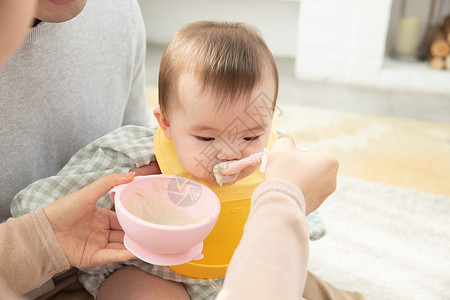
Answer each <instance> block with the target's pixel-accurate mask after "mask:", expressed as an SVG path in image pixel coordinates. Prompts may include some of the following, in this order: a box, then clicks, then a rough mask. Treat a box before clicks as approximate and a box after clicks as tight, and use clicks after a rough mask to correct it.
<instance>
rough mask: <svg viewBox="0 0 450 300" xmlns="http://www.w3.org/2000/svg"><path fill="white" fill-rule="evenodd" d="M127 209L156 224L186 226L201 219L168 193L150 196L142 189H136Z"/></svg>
mask: <svg viewBox="0 0 450 300" xmlns="http://www.w3.org/2000/svg"><path fill="white" fill-rule="evenodd" d="M126 209H127V210H128V211H129V212H130V213H132V214H133V215H134V216H136V217H138V218H140V219H142V220H145V221H147V222H151V223H154V224H160V225H167V226H184V225H189V224H195V223H198V222H199V221H201V219H200V218H194V217H193V216H191V215H190V214H189V213H187V212H186V211H185V210H183V208H182V207H179V206H176V205H175V204H173V203H172V201H170V199H169V197H168V195H167V194H166V193H164V192H163V193H159V194H158V195H157V196H149V195H147V194H145V193H144V191H143V190H141V189H136V190H135V191H134V192H133V194H132V195H131V199H130V200H129V201H128V203H127V205H126Z"/></svg>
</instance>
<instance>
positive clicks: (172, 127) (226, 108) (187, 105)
mask: <svg viewBox="0 0 450 300" xmlns="http://www.w3.org/2000/svg"><path fill="white" fill-rule="evenodd" d="M277 93H278V71H277V67H276V64H275V60H274V58H273V56H272V54H271V52H270V50H269V48H268V47H267V45H266V43H265V42H264V40H263V39H262V38H261V36H260V35H259V33H258V31H257V30H256V29H255V28H253V27H251V26H249V25H247V24H244V23H233V22H214V21H200V22H194V23H191V24H188V25H186V26H185V27H183V28H181V29H180V30H179V31H178V32H177V33H176V34H175V35H174V37H173V38H172V40H171V41H170V43H169V44H168V46H167V48H166V50H165V52H164V55H163V58H162V61H161V67H160V74H159V107H158V108H156V109H155V110H154V116H155V117H156V119H157V121H158V123H159V128H158V129H156V130H155V129H149V128H143V127H136V126H126V127H123V128H120V129H118V130H116V131H114V132H112V133H110V134H108V135H106V136H104V137H102V138H100V139H98V140H97V141H95V142H93V143H91V144H89V145H88V146H86V147H85V148H83V149H82V150H80V151H79V152H78V153H77V154H76V155H75V156H74V157H73V158H72V159H71V160H70V161H69V163H68V164H67V165H66V166H65V167H64V168H63V169H62V170H61V171H60V172H59V173H58V174H57V175H56V176H53V177H50V178H46V179H43V180H41V181H38V182H36V183H34V184H32V185H30V186H29V187H27V188H26V189H25V190H23V191H21V192H20V193H19V194H18V195H17V196H16V197H15V199H14V200H13V204H12V213H13V215H14V216H18V215H23V214H25V213H27V212H29V211H30V210H33V209H36V208H37V207H41V206H45V205H47V204H48V203H49V202H52V201H54V200H56V199H59V198H62V197H63V196H65V195H66V194H68V193H70V192H72V191H75V190H78V189H80V188H82V187H83V186H84V185H86V184H88V183H89V182H92V181H94V180H95V179H96V178H98V177H100V176H102V175H104V174H106V173H111V172H126V171H128V170H130V169H133V168H136V167H141V166H145V165H147V164H149V163H150V162H151V161H154V160H156V161H157V163H158V165H159V167H160V169H161V172H162V173H164V174H172V175H178V176H184V177H188V178H192V179H194V180H197V181H199V182H202V183H203V184H205V185H207V186H208V187H210V188H211V189H212V190H213V191H214V192H215V193H216V194H217V195H218V197H219V199H220V201H221V205H222V208H221V213H220V216H219V219H218V221H217V224H216V226H215V227H214V229H213V231H212V232H211V234H210V235H209V236H208V238H207V239H206V240H205V241H204V248H203V251H202V253H203V254H204V258H203V259H202V260H199V261H192V262H189V263H186V264H183V265H179V266H171V267H170V268H169V267H163V266H156V265H152V264H148V263H145V262H143V261H141V260H132V261H127V262H124V263H116V264H108V265H105V266H101V267H95V268H90V269H85V270H81V272H80V281H81V282H82V284H83V285H84V286H85V287H86V289H87V290H88V291H89V292H90V293H91V294H93V295H94V296H97V297H98V299H116V298H117V299H132V298H133V296H132V295H136V298H139V297H141V298H146V299H147V298H149V299H153V297H154V298H158V297H160V298H162V299H170V297H173V298H174V299H183V298H185V299H189V298H190V299H212V298H214V297H215V295H216V294H217V293H218V291H219V290H220V288H221V286H222V282H223V277H224V276H225V272H226V269H227V266H228V263H229V261H230V259H231V256H232V255H233V252H234V250H235V248H236V247H237V245H238V243H239V240H240V237H241V235H242V232H243V227H244V225H245V222H246V219H247V216H248V212H249V209H250V197H251V194H252V192H253V190H254V188H255V187H256V186H258V185H259V184H260V183H261V182H262V181H263V174H261V173H260V172H259V171H258V170H257V169H258V166H255V165H253V166H249V167H246V168H244V169H242V170H241V171H240V172H239V173H238V174H237V175H230V177H228V178H227V177H226V175H224V178H223V182H224V184H223V187H222V186H219V184H218V183H217V181H216V177H215V174H214V166H215V165H217V164H219V163H223V162H227V161H232V160H238V159H242V158H246V157H249V156H250V155H251V154H253V153H257V152H262V151H263V150H264V148H268V149H269V150H270V148H271V146H272V144H273V142H274V141H275V140H276V134H275V133H274V132H273V131H272V130H271V126H272V116H273V113H274V109H275V105H276V99H277ZM98 205H100V206H104V207H107V208H111V207H112V205H113V204H112V202H111V200H110V199H109V197H108V196H107V195H106V196H104V197H103V198H101V199H100V200H99V202H98ZM124 266H127V267H124ZM99 289H100V292H99ZM97 294H98V295H97Z"/></svg>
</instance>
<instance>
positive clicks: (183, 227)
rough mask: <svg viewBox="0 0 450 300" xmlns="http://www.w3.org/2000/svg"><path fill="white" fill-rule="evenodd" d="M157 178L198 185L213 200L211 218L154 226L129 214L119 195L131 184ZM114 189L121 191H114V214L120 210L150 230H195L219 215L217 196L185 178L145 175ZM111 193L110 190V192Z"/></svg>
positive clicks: (198, 183)
mask: <svg viewBox="0 0 450 300" xmlns="http://www.w3.org/2000/svg"><path fill="white" fill-rule="evenodd" d="M158 178H168V179H173V178H183V179H186V180H188V181H189V182H191V183H193V184H196V185H200V187H201V188H202V190H204V191H206V192H208V193H209V194H211V195H212V196H213V197H212V198H213V200H214V202H215V205H214V210H213V213H212V214H211V216H212V217H209V218H207V219H205V220H203V221H201V222H198V223H194V224H188V225H162V224H156V223H151V222H148V221H145V220H142V219H141V218H138V217H136V216H135V215H133V214H132V213H131V212H129V211H128V210H127V209H126V208H125V206H124V205H123V204H122V201H120V197H119V195H120V193H121V192H122V191H123V190H124V189H125V188H126V187H127V186H128V185H132V184H133V183H136V182H138V181H142V180H147V179H158ZM116 187H120V188H121V189H120V190H119V191H116V192H115V193H116V194H115V197H114V199H115V201H114V203H115V206H116V214H117V210H118V209H120V213H122V214H124V215H125V217H127V218H128V219H131V220H132V221H134V222H137V223H139V224H141V225H144V226H146V227H151V228H155V229H164V230H168V231H181V230H186V229H195V228H197V227H202V226H204V225H206V224H207V223H210V222H211V221H212V220H216V219H217V218H218V217H219V213H220V208H221V206H220V200H219V197H217V195H216V194H215V193H214V192H213V191H212V190H211V189H210V188H209V187H207V186H206V185H204V184H202V183H200V182H198V181H195V180H193V179H190V178H185V177H180V176H176V175H164V174H155V175H145V176H136V177H135V178H134V179H133V181H131V182H129V183H125V184H121V185H119V186H116ZM111 192H112V190H111ZM124 231H125V230H124ZM125 233H126V232H125Z"/></svg>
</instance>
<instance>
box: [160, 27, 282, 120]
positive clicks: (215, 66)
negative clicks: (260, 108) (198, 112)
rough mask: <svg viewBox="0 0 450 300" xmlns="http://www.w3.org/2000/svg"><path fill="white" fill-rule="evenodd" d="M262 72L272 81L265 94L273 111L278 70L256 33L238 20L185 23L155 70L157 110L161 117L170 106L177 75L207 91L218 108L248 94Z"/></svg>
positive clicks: (172, 101) (173, 100)
mask: <svg viewBox="0 0 450 300" xmlns="http://www.w3.org/2000/svg"><path fill="white" fill-rule="evenodd" d="M264 72H271V74H272V76H273V80H274V81H275V94H274V95H268V96H269V97H271V98H272V97H273V107H272V110H274V109H275V103H276V98H277V94H278V70H277V66H276V64H275V59H274V57H273V55H272V53H271V52H270V50H269V48H268V47H267V45H266V43H265V41H264V39H263V38H262V37H261V35H260V34H259V32H258V30H257V29H256V28H255V27H253V26H251V25H248V24H245V23H241V22H217V21H197V22H193V23H190V24H188V25H186V26H184V27H183V28H181V29H180V30H179V31H177V32H176V33H175V35H174V36H173V38H172V39H171V41H170V42H169V44H168V45H167V48H166V50H165V51H164V54H163V57H162V60H161V66H160V71H159V91H158V93H159V106H160V109H161V111H162V113H163V114H164V115H166V117H167V114H168V112H170V110H171V109H172V108H173V107H174V105H176V103H174V102H175V101H177V100H176V99H179V97H178V96H179V95H177V86H178V79H179V78H180V76H181V75H182V74H187V73H189V74H193V75H194V76H195V77H196V78H197V79H198V80H199V82H200V83H202V84H203V87H202V88H203V89H205V88H210V89H211V91H212V93H213V95H214V96H215V98H217V100H218V103H217V107H221V106H224V105H225V106H226V105H232V104H233V101H234V100H235V99H237V98H238V97H239V96H240V95H248V96H250V93H251V92H252V90H253V88H254V87H255V86H256V85H257V84H258V83H259V82H260V80H261V79H262V77H263V76H264V75H265V74H264ZM180 96H181V97H182V95H180ZM248 100H250V99H248Z"/></svg>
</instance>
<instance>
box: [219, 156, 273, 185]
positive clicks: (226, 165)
mask: <svg viewBox="0 0 450 300" xmlns="http://www.w3.org/2000/svg"><path fill="white" fill-rule="evenodd" d="M268 154H269V150H267V149H264V152H257V153H253V154H252V155H250V156H247V157H246V158H243V159H240V160H230V161H226V162H223V163H220V164H217V165H215V166H214V168H213V172H214V176H215V177H216V181H217V183H218V184H219V185H220V186H222V184H223V183H227V182H231V181H233V180H234V179H236V177H237V176H238V175H239V172H241V171H242V170H243V169H245V168H247V167H249V166H257V165H261V167H260V171H261V172H262V173H264V170H265V167H266V162H267V157H268Z"/></svg>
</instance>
